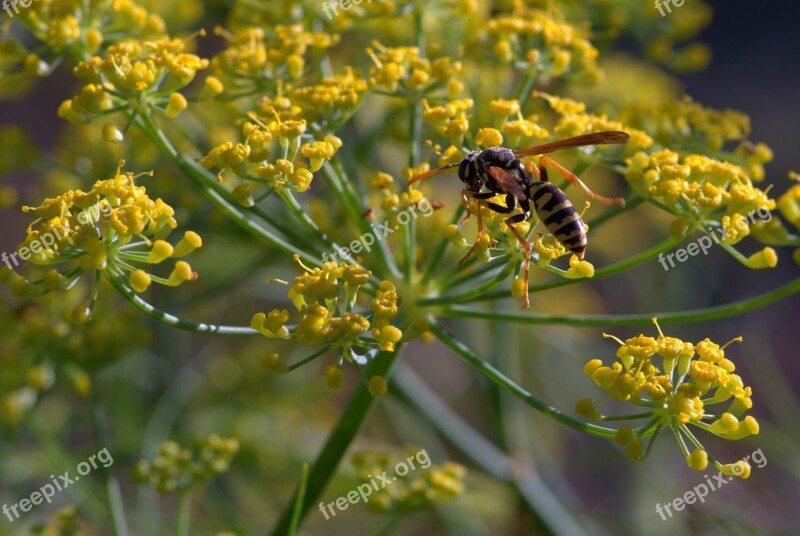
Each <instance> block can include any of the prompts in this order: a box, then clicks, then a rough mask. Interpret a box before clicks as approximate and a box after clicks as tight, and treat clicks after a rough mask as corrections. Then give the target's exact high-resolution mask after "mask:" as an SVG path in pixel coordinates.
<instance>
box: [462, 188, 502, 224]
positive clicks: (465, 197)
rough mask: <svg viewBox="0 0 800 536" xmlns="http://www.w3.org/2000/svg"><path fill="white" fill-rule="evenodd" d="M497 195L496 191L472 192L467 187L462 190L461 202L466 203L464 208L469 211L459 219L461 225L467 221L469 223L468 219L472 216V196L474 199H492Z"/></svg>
mask: <svg viewBox="0 0 800 536" xmlns="http://www.w3.org/2000/svg"><path fill="white" fill-rule="evenodd" d="M495 195H496V194H495V193H494V192H478V193H474V192H470V191H469V190H467V189H463V190H461V203H462V204H463V205H464V210H465V211H466V212H467V213H466V214H465V215H464V217H463V218H461V219H460V220H458V223H459V224H461V225H464V224H465V223H467V221H469V217H470V216H471V213H470V211H469V198H470V197H472V198H474V199H491V198H492V197H494V196H495Z"/></svg>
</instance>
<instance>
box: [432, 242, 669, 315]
mask: <svg viewBox="0 0 800 536" xmlns="http://www.w3.org/2000/svg"><path fill="white" fill-rule="evenodd" d="M680 243H681V240H680V239H677V238H674V237H670V238H667V239H666V240H664V241H663V242H661V243H660V244H658V245H657V246H654V247H652V248H650V249H648V250H645V251H643V252H641V253H639V254H637V255H634V256H633V257H630V258H627V259H625V260H624V261H620V262H617V263H614V264H610V265H608V266H604V267H603V268H600V269H599V270H596V271H595V273H594V276H593V277H592V278H591V279H589V280H587V279H566V278H560V279H556V280H555V281H551V282H549V283H543V284H541V285H531V287H530V289H529V291H528V292H530V293H531V294H533V293H536V292H542V291H544V290H550V289H554V288H558V287H564V286H567V285H574V284H575V283H581V282H587V281H595V280H597V279H603V278H605V277H609V276H611V275H614V274H618V273H620V272H622V271H624V270H627V269H628V268H632V267H634V266H636V265H638V264H641V263H643V262H645V261H648V260H651V259H653V258H655V257H658V256H659V255H661V254H662V253H664V252H666V251H669V250H670V249H672V248H674V247H675V246H677V245H678V244H680ZM509 296H510V292H509V291H508V290H505V289H500V290H495V291H493V292H487V293H486V294H483V295H477V296H476V295H474V293H473V292H472V291H467V292H464V293H461V294H453V295H447V296H435V297H432V298H424V299H423V300H421V303H424V304H429V305H433V304H447V303H465V302H470V301H485V300H495V299H500V298H508V297H509Z"/></svg>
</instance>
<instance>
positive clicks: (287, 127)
mask: <svg viewBox="0 0 800 536" xmlns="http://www.w3.org/2000/svg"><path fill="white" fill-rule="evenodd" d="M272 111H273V117H272V120H269V121H266V122H265V121H262V120H261V119H260V118H259V116H258V114H256V113H255V112H251V113H249V114H248V117H249V119H250V121H246V122H245V123H244V124H243V125H242V136H243V141H242V142H239V143H237V144H235V145H234V144H233V143H232V142H225V143H223V144H221V145H218V146H217V147H214V148H213V149H211V151H209V153H208V154H207V155H206V156H205V157H204V158H202V160H201V162H200V163H201V164H202V166H203V167H204V168H206V169H213V168H217V169H219V170H220V171H219V173H218V175H217V178H218V179H219V181H220V182H222V174H223V173H224V172H225V171H228V170H230V171H232V172H234V173H235V174H236V175H237V176H238V177H239V178H241V179H244V180H246V181H249V182H243V183H241V184H239V185H238V186H236V187H235V188H234V189H233V192H232V194H233V196H234V198H236V200H237V201H239V203H240V204H242V205H243V206H245V207H249V206H252V205H253V204H254V201H253V187H252V186H251V185H250V182H252V183H254V184H261V185H263V186H265V187H266V189H267V190H268V191H282V190H294V191H297V192H305V191H306V190H308V189H309V188H310V187H311V180H312V179H313V177H314V172H316V171H319V170H320V168H322V165H323V164H324V163H325V162H327V161H330V160H331V159H332V158H333V155H334V154H336V151H338V150H339V149H340V148H341V146H342V140H340V139H339V138H337V137H336V136H332V135H327V136H324V137H323V138H322V139H321V140H317V141H309V142H306V143H302V144H301V136H303V135H304V134H305V133H306V129H307V122H306V120H305V119H301V120H295V119H290V120H283V119H281V117H280V114H279V113H278V112H277V110H275V109H273V110H272Z"/></svg>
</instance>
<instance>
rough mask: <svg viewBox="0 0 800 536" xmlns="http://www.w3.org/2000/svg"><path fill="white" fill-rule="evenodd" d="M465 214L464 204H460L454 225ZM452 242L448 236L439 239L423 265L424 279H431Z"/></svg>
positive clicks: (454, 218)
mask: <svg viewBox="0 0 800 536" xmlns="http://www.w3.org/2000/svg"><path fill="white" fill-rule="evenodd" d="M463 215H464V206H463V205H461V204H459V205H458V210H456V213H455V216H454V217H453V220H452V221H451V222H450V223H452V224H453V225H455V224H457V223H458V220H460V219H461V216H463ZM449 244H450V240H448V239H447V238H442V239H441V240H439V243H438V244H437V245H436V248H435V249H434V250H433V254H432V255H431V256H430V257H428V260H427V261H425V264H424V265H423V267H422V277H421V279H422V280H423V281H429V280H430V278H431V275H432V274H433V272H434V270H436V268H438V267H439V263H440V262H442V259H443V258H444V254H445V252H446V251H447V246H448V245H449Z"/></svg>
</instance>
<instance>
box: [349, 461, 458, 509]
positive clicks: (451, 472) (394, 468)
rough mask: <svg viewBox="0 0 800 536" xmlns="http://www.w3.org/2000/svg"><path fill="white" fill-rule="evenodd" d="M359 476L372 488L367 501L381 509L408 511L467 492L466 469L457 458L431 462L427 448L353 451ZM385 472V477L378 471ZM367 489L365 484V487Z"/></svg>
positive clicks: (435, 504)
mask: <svg viewBox="0 0 800 536" xmlns="http://www.w3.org/2000/svg"><path fill="white" fill-rule="evenodd" d="M352 462H353V465H354V466H355V468H356V471H357V477H358V480H359V481H361V482H362V484H361V485H360V486H359V489H362V488H364V486H369V487H370V488H371V495H370V497H369V502H368V503H367V505H368V506H369V507H370V508H371V509H373V510H376V511H379V512H408V511H413V510H418V509H422V508H426V507H431V506H437V505H440V504H444V503H447V502H450V501H452V500H453V499H455V498H456V497H458V496H459V495H461V494H462V493H464V478H465V477H466V474H467V470H466V469H465V468H464V466H462V465H460V464H457V463H454V462H449V461H448V462H444V463H442V464H441V465H436V464H433V463H431V459H430V457H429V456H428V453H427V452H426V451H425V450H419V449H413V448H407V449H405V454H404V455H402V454H399V453H390V452H377V451H361V452H356V453H355V454H353V457H352ZM383 474H385V475H386V480H387V481H388V482H386V481H382V480H381V479H380V478H378V475H383ZM364 489H365V488H364Z"/></svg>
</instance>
